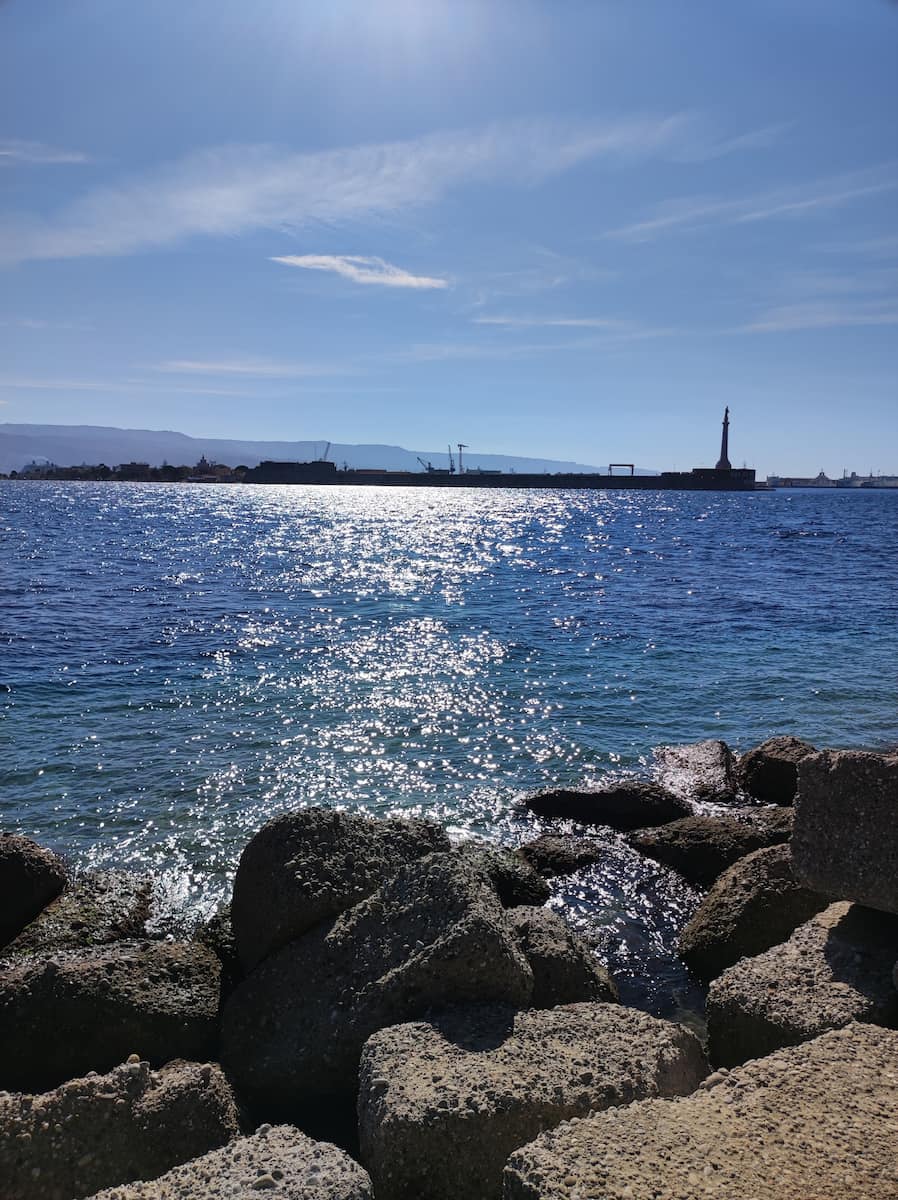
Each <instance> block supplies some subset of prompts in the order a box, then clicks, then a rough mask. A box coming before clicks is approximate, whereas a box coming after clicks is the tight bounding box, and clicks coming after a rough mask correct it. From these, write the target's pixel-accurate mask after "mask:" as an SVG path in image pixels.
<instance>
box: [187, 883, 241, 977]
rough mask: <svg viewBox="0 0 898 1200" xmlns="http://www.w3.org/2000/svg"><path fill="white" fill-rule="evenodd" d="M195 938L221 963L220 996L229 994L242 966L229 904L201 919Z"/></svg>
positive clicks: (239, 975)
mask: <svg viewBox="0 0 898 1200" xmlns="http://www.w3.org/2000/svg"><path fill="white" fill-rule="evenodd" d="M195 936H196V940H197V941H198V942H202V944H203V945H204V946H208V948H209V949H210V950H211V951H212V953H213V954H214V955H215V957H216V958H217V959H218V961H219V962H220V963H221V998H222V1000H224V999H225V998H226V997H228V996H230V994H231V992H233V990H234V988H235V987H236V986H237V984H238V983H239V982H240V980H241V979H242V978H243V968H242V967H241V965H240V956H239V955H238V953H237V940H236V938H235V937H234V927H233V925H232V924H231V906H230V904H222V905H220V906H219V907H218V909H217V910H216V911H215V912H214V913H213V914H212V916H211V917H209V918H208V919H207V920H205V921H203V923H202V924H201V925H200V927H199V928H198V929H197V931H196V935H195Z"/></svg>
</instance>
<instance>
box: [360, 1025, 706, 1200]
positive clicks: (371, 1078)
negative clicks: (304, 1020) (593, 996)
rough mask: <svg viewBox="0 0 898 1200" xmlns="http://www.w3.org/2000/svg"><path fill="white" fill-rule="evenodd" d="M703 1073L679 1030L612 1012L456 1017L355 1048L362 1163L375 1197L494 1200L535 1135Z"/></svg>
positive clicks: (686, 1084)
mask: <svg viewBox="0 0 898 1200" xmlns="http://www.w3.org/2000/svg"><path fill="white" fill-rule="evenodd" d="M706 1074H707V1064H706V1062H705V1058H704V1054H703V1053H702V1050H701V1046H700V1045H699V1043H698V1040H697V1039H696V1038H695V1037H694V1036H693V1035H692V1034H691V1033H689V1032H687V1031H686V1030H685V1029H683V1027H682V1026H680V1025H674V1024H672V1023H671V1022H668V1021H661V1020H658V1019H657V1018H656V1017H650V1016H648V1015H647V1014H646V1013H642V1012H637V1011H635V1010H634V1009H626V1008H622V1007H621V1006H620V1005H608V1004H571V1005H567V1006H564V1007H561V1008H554V1009H550V1010H545V1011H536V1010H531V1011H529V1012H519V1013H514V1012H512V1011H510V1010H508V1009H505V1008H497V1007H483V1008H478V1007H474V1008H470V1009H457V1010H455V1011H451V1012H447V1013H445V1014H442V1015H440V1016H438V1017H435V1018H433V1019H432V1020H431V1021H428V1022H416V1023H414V1024H407V1025H398V1026H393V1027H392V1028H390V1029H384V1030H381V1032H380V1033H377V1034H375V1035H374V1036H373V1037H372V1038H370V1039H369V1041H368V1042H367V1043H366V1045H365V1050H364V1053H363V1056H362V1063H361V1070H360V1088H359V1135H360V1144H361V1155H362V1161H363V1162H364V1163H365V1164H366V1166H367V1167H368V1169H369V1171H370V1172H371V1177H372V1180H373V1181H374V1187H375V1192H376V1195H377V1197H378V1200H407V1198H408V1197H412V1196H414V1197H419V1198H420V1200H457V1198H458V1197H464V1198H465V1200H498V1197H499V1195H500V1192H501V1177H502V1168H503V1165H504V1163H505V1160H506V1158H507V1157H508V1155H509V1153H510V1152H511V1151H512V1150H514V1149H515V1148H516V1147H518V1146H522V1145H524V1144H525V1143H526V1142H528V1141H530V1139H531V1138H533V1137H535V1136H536V1135H537V1134H538V1133H539V1132H540V1131H542V1130H544V1129H549V1128H552V1127H553V1126H555V1125H557V1124H558V1123H559V1122H560V1121H563V1120H567V1119H569V1118H571V1117H575V1116H584V1115H585V1114H587V1113H589V1112H593V1111H596V1110H600V1109H604V1108H608V1107H610V1106H612V1105H618V1104H629V1103H630V1102H632V1101H634V1100H640V1099H644V1098H646V1097H650V1096H680V1095H685V1094H687V1093H689V1092H691V1091H693V1090H694V1089H695V1088H696V1087H697V1086H698V1085H699V1083H700V1081H701V1080H702V1079H703V1078H704V1077H705V1075H706Z"/></svg>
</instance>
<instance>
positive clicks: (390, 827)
mask: <svg viewBox="0 0 898 1200" xmlns="http://www.w3.org/2000/svg"><path fill="white" fill-rule="evenodd" d="M448 849H449V839H448V837H447V836H446V834H445V833H444V832H443V830H442V829H441V828H440V827H439V826H438V825H435V824H434V823H433V822H432V821H424V820H417V819H415V820H404V819H390V820H383V821H377V820H374V819H373V818H371V817H366V816H364V815H362V814H361V813H347V812H337V811H335V810H334V809H328V808H304V809H297V810H296V811H294V812H288V813H283V814H282V815H281V816H278V817H275V818H274V819H273V820H271V821H269V822H268V823H267V825H264V826H263V827H262V828H261V829H260V830H259V832H258V833H257V834H256V835H255V837H254V838H252V839H251V841H250V842H249V843H248V844H247V846H246V848H245V849H244V851H243V854H242V855H241V856H240V863H239V865H238V867H237V874H236V877H235V879H234V898H233V903H232V905H231V921H232V924H233V928H234V936H235V938H236V940H237V949H238V952H239V954H240V961H241V963H242V964H243V967H244V969H245V970H247V971H248V970H250V969H251V968H252V967H254V966H255V965H256V964H257V963H259V962H261V961H262V959H263V958H266V957H267V956H268V955H269V954H272V953H273V952H274V951H275V950H278V949H279V948H280V947H281V946H284V945H286V944H287V943H288V942H291V941H293V940H294V938H298V937H300V936H301V935H302V934H304V933H305V932H306V931H307V930H309V929H312V928H313V927H314V926H315V925H318V924H319V923H320V922H322V921H327V920H332V919H333V918H334V917H336V916H337V915H338V914H339V913H341V912H343V911H345V910H346V909H347V908H351V907H352V906H353V904H356V903H357V902H358V901H359V900H363V899H364V898H365V896H370V895H371V893H372V892H374V891H376V890H377V888H379V887H380V886H381V884H383V883H385V882H386V881H387V880H388V879H389V878H390V877H391V876H392V875H395V873H396V872H397V871H398V870H399V868H400V867H401V866H403V865H405V864H406V863H408V862H412V861H413V860H415V859H418V858H422V857H423V856H424V855H426V854H432V853H434V852H435V851H441V850H443V851H445V850H448Z"/></svg>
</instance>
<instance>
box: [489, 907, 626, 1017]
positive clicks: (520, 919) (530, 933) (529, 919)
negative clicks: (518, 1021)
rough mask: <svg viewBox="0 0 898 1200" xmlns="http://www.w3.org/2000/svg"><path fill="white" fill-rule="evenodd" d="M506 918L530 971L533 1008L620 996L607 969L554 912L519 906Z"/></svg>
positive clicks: (616, 999)
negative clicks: (531, 973) (531, 974)
mask: <svg viewBox="0 0 898 1200" xmlns="http://www.w3.org/2000/svg"><path fill="white" fill-rule="evenodd" d="M508 919H509V921H510V922H511V925H512V928H513V930H514V933H515V937H516V938H517V939H518V942H519V943H520V946H521V949H522V950H523V951H524V956H525V958H526V959H527V962H528V963H529V964H530V969H531V971H532V972H533V999H532V1001H531V1003H532V1005H533V1007H534V1008H554V1007H555V1005H556V1004H574V1003H576V1002H577V1001H580V1000H604V1001H609V1002H616V1001H618V1000H619V999H620V997H619V996H618V994H617V988H616V987H615V986H614V981H613V980H612V978H611V976H610V975H609V974H608V971H607V970H606V969H605V967H603V966H602V964H601V963H600V962H599V961H598V959H597V958H596V957H595V955H594V954H593V953H592V951H591V950H590V948H589V946H588V945H587V944H586V942H585V941H584V940H583V939H582V938H581V937H578V936H577V934H575V933H574V932H573V930H572V929H570V928H569V926H568V925H567V924H566V923H565V921H564V920H563V919H562V918H561V917H560V916H559V915H558V913H555V912H552V911H551V909H548V908H530V907H525V906H521V907H520V908H510V909H509V910H508Z"/></svg>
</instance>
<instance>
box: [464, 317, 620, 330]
mask: <svg viewBox="0 0 898 1200" xmlns="http://www.w3.org/2000/svg"><path fill="white" fill-rule="evenodd" d="M473 321H474V324H475V325H501V326H504V327H505V328H507V329H531V328H534V327H539V328H544V329H607V330H612V331H615V332H624V331H626V330H630V329H632V328H633V327H632V325H630V324H629V323H628V322H627V321H620V320H614V319H613V318H610V317H509V316H483V317H474V318H473Z"/></svg>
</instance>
